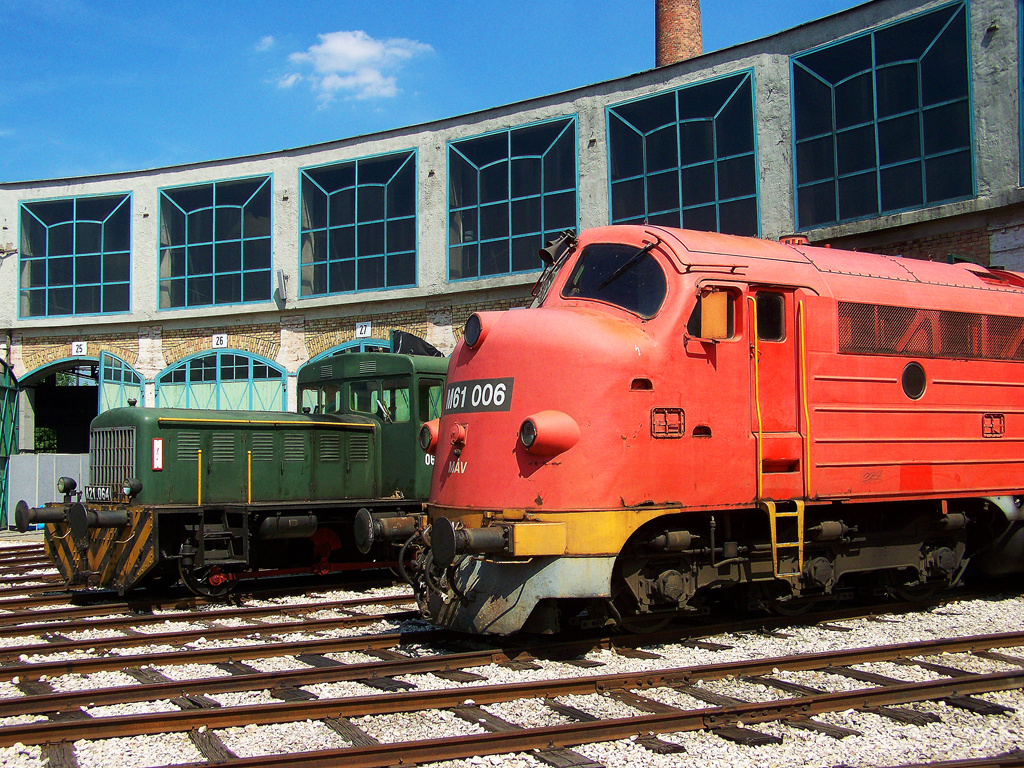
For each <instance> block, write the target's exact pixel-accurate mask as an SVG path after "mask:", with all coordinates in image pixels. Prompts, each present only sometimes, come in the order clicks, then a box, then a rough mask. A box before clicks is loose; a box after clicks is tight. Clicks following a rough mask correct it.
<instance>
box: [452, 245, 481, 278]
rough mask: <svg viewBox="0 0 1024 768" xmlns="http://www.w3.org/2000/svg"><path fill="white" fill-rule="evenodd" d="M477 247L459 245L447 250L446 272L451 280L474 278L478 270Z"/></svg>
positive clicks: (478, 252) (478, 251)
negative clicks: (447, 271)
mask: <svg viewBox="0 0 1024 768" xmlns="http://www.w3.org/2000/svg"><path fill="white" fill-rule="evenodd" d="M479 254H480V250H479V246H477V245H461V246H456V247H454V248H451V249H449V252H448V270H449V273H450V275H451V279H452V280H459V279H462V278H466V277H476V276H477V274H478V269H479Z"/></svg>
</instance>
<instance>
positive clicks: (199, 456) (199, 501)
mask: <svg viewBox="0 0 1024 768" xmlns="http://www.w3.org/2000/svg"><path fill="white" fill-rule="evenodd" d="M196 483H197V487H196V497H197V498H196V506H197V507H201V506H203V451H202V449H200V450H198V451H197V452H196Z"/></svg>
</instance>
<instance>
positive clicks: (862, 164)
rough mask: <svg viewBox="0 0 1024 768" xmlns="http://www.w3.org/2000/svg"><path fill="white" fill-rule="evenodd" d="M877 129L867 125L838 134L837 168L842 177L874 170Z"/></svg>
mask: <svg viewBox="0 0 1024 768" xmlns="http://www.w3.org/2000/svg"><path fill="white" fill-rule="evenodd" d="M875 165H876V161H875V128H874V126H873V125H865V126H863V127H862V128H854V129H853V130H849V131H841V132H839V133H837V134H836V166H837V167H838V169H839V173H840V175H842V174H847V173H854V172H855V171H863V170H866V169H868V168H874V167H875Z"/></svg>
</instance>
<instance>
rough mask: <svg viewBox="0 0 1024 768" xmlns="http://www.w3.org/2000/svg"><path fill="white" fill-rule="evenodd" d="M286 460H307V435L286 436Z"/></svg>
mask: <svg viewBox="0 0 1024 768" xmlns="http://www.w3.org/2000/svg"><path fill="white" fill-rule="evenodd" d="M284 460H285V461H305V460H306V437H305V435H285V436H284Z"/></svg>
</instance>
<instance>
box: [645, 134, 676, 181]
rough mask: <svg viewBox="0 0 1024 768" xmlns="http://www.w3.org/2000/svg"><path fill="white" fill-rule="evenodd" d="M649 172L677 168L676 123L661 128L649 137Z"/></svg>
mask: <svg viewBox="0 0 1024 768" xmlns="http://www.w3.org/2000/svg"><path fill="white" fill-rule="evenodd" d="M646 146H647V169H646V170H647V173H654V172H656V171H663V170H666V169H668V168H675V167H676V166H678V165H679V156H678V151H677V150H678V141H677V138H676V125H675V123H673V124H672V125H668V126H665V127H664V128H660V129H658V130H657V131H655V132H654V133H652V134H650V135H649V136H648V137H647V142H646Z"/></svg>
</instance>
